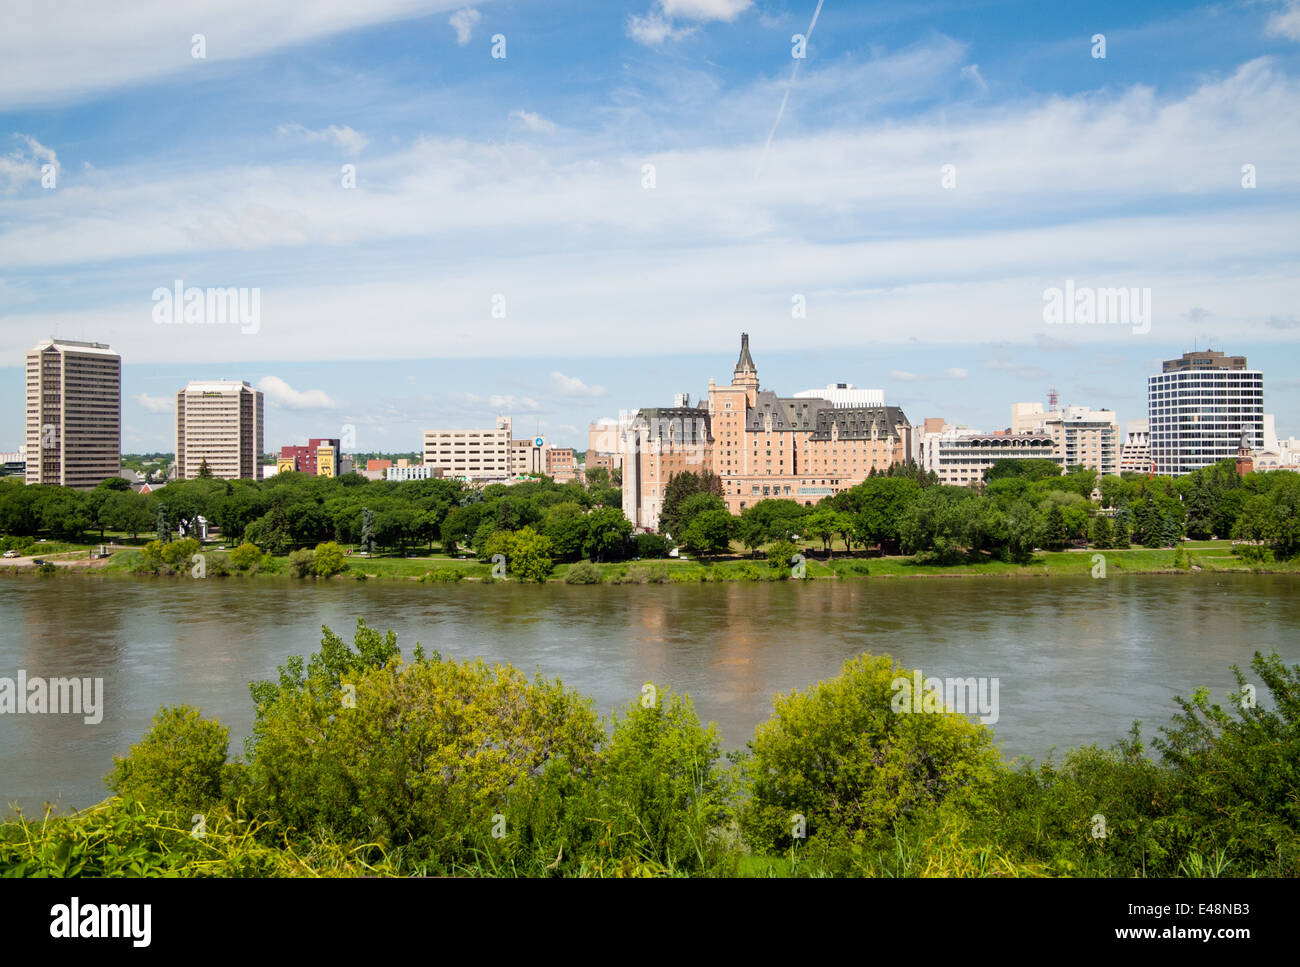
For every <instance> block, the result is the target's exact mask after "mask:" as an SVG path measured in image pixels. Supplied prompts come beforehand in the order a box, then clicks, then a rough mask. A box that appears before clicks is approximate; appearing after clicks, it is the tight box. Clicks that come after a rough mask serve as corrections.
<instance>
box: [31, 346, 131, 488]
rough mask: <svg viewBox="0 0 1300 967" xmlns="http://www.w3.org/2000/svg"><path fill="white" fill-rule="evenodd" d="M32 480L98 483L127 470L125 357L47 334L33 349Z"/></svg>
mask: <svg viewBox="0 0 1300 967" xmlns="http://www.w3.org/2000/svg"><path fill="white" fill-rule="evenodd" d="M25 435H26V440H27V449H26V459H27V468H26V480H27V483H29V484H61V485H62V486H64V487H80V488H86V489H88V488H92V487H96V486H98V485H99V483H100V482H101V481H103V480H105V479H107V478H109V477H116V476H117V475H118V474H119V473H120V472H121V469H122V357H121V356H119V355H118V354H117V353H115V352H112V351H110V350H109V348H108V346H106V345H104V344H103V343H97V342H72V341H70V340H66V339H53V338H50V339H47V340H45V341H44V342H42V343H40V344H39V345H38V346H36V347H35V348H33V349H31V350H29V351H28V353H27V410H26V434H25Z"/></svg>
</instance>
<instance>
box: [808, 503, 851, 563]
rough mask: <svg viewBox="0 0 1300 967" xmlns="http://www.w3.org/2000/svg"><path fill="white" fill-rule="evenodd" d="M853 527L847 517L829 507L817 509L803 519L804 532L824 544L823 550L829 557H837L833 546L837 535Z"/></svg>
mask: <svg viewBox="0 0 1300 967" xmlns="http://www.w3.org/2000/svg"><path fill="white" fill-rule="evenodd" d="M851 526H852V524H851V523H850V522H849V518H848V516H847V515H845V514H841V513H840V512H839V511H836V510H833V509H832V508H831V507H829V506H827V507H817V508H815V509H814V510H813V512H812V513H811V514H809V515H808V516H807V517H805V518H804V519H803V529H804V531H805V532H806V533H809V534H811V535H812V536H814V537H816V538H818V539H819V540H820V541H821V542H822V550H824V551H826V553H827V556H828V557H834V556H835V552H834V548H833V547H832V546H831V545H832V542H833V541H834V539H835V535H836V534H839V533H841V532H843V531H845V530H847V529H848V528H850V527H851Z"/></svg>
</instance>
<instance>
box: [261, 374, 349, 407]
mask: <svg viewBox="0 0 1300 967" xmlns="http://www.w3.org/2000/svg"><path fill="white" fill-rule="evenodd" d="M257 388H258V389H260V390H261V391H262V392H263V393H265V394H266V398H267V399H268V400H270V401H271V402H273V403H278V404H279V405H280V406H283V407H284V408H285V409H289V410H326V409H330V408H332V407H333V406H334V401H333V400H332V399H330V397H329V394H328V393H326V392H325V391H324V390H323V389H309V390H296V389H294V388H293V387H292V386H290V385H289V384H288V383H286V382H285V381H284V380H282V379H280V377H278V376H265V377H263V378H262V380H261V381H260V382H259V383H258V384H257Z"/></svg>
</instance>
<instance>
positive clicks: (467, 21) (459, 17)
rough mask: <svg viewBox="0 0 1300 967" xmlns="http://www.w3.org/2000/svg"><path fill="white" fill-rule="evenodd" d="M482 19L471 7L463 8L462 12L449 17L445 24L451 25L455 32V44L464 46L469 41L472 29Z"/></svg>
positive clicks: (459, 11)
mask: <svg viewBox="0 0 1300 967" xmlns="http://www.w3.org/2000/svg"><path fill="white" fill-rule="evenodd" d="M482 19H483V15H482V14H480V13H479V12H478V11H477V10H475V9H474V8H473V7H465V8H464V9H463V10H457V11H456V12H455V13H453V14H452V15H451V19H449V20H448V21H447V23H449V24H451V25H452V27H454V28H455V30H456V43H457V44H459V45H460V46H462V47H464V46H466V45H467V44H468V43H469V41H470V35H471V34H472V33H473V32H474V28H475V27H477V26H478V24H479V21H480V20H482Z"/></svg>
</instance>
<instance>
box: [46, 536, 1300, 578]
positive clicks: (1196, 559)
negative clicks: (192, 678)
mask: <svg viewBox="0 0 1300 967" xmlns="http://www.w3.org/2000/svg"><path fill="white" fill-rule="evenodd" d="M1193 544H1195V545H1197V546H1196V547H1192V546H1191V545H1193ZM43 546H44V545H43ZM56 546H57V545H56ZM1182 547H1183V550H1184V551H1185V552H1186V553H1187V556H1188V566H1189V567H1190V566H1191V565H1196V566H1199V567H1201V568H1202V569H1204V570H1205V571H1210V572H1221V571H1232V572H1241V573H1249V572H1252V571H1257V572H1266V573H1291V574H1295V573H1300V559H1296V560H1292V561H1277V562H1270V563H1267V564H1262V565H1252V564H1250V563H1249V562H1247V561H1244V560H1242V559H1241V558H1239V557H1236V556H1235V555H1233V554H1232V553H1231V547H1232V544H1231V542H1230V541H1196V542H1192V541H1186V542H1183V544H1182ZM211 548H212V545H208V546H207V548H205V551H204V553H206V554H209V555H211V556H212V557H215V558H217V559H219V560H223V561H225V560H226V559H227V558H228V554H227V552H224V551H214V550H212V549H211ZM88 549H89V546H87V547H83V548H80V549H79V550H78V551H77V552H73V553H72V554H71V556H76V553H80V554H84V553H85V552H86V550H88ZM1206 552H1211V553H1206ZM42 553H47V555H48V556H50V557H52V558H54V559H59V553H60V552H53V553H48V552H42ZM1096 555H1102V556H1103V557H1104V558H1105V563H1106V571H1107V574H1108V576H1111V575H1114V574H1116V573H1121V574H1122V573H1128V574H1151V573H1175V572H1183V571H1184V570H1185V569H1184V568H1179V567H1176V566H1175V565H1174V548H1145V547H1133V548H1128V549H1126V550H1092V549H1088V550H1077V551H1044V552H1039V553H1038V554H1035V555H1034V557H1033V560H1032V561H1030V562H1029V563H1027V564H1014V563H1011V562H1008V561H999V560H994V559H989V560H983V561H978V562H963V563H960V564H951V565H940V564H914V563H913V562H912V559H911V558H910V557H903V556H895V557H847V556H845V555H844V554H843V553H841V554H839V555H838V556H836V557H835V558H833V559H832V560H830V561H825V560H821V559H816V558H808V559H807V560H806V561H805V569H806V575H807V577H808V578H809V579H811V580H825V579H832V580H833V579H853V578H863V577H894V578H899V577H902V578H905V577H976V576H983V577H1037V576H1060V577H1090V576H1092V573H1093V569H1094V567H1095V566H1096V564H1097V563H1098V562H1096V561H1094V557H1095V556H1096ZM278 560H279V561H280V562H281V566H280V567H279V569H278V575H279V576H283V575H284V574H285V573H286V572H287V559H286V558H279V559H278ZM347 561H348V570H347V571H346V572H345V573H344V574H343V575H342V577H343V578H345V579H346V578H348V577H351V576H355V575H357V574H364V575H366V577H368V578H376V579H379V580H408V581H410V580H419V579H420V578H422V577H424V576H425V575H426V574H432V573H436V572H439V571H441V572H447V571H449V570H454V571H460V572H461V573H462V574H463V575H464V578H465V579H466V580H471V581H474V580H477V581H483V580H488V579H489V578H490V574H491V565H490V564H487V563H485V562H482V561H479V560H477V559H475V558H472V557H471V558H468V559H466V560H461V559H460V558H459V557H448V556H447V555H445V554H430V555H426V556H422V557H413V558H399V557H372V558H367V557H357V556H356V555H355V554H353V555H352V556H350V557H349V558H348V559H347ZM139 562H140V552H139V551H136V550H123V551H118V552H116V553H115V554H114V555H113V557H112V559H111V560H110V561H109V562H108V564H107V565H106V566H105V567H104V568H103V569H102V570H104V571H107V572H110V573H112V572H123V573H129V572H131V571H132V570H133V569H134V568H135V567H136V566H137V565H138V564H139ZM572 566H573V565H571V564H557V565H556V567H555V570H554V572H553V573H552V574H551V577H550V580H551V581H552V582H562V581H564V578H565V575H566V574H567V573H568V571H569V568H571V567H572ZM596 567H597V568H599V570H600V572H601V577H602V581H603V582H604V583H610V584H617V583H622V582H621V580H620V579H623V580H626V578H627V575H628V573H629V571H631V572H633V573H632V577H633V580H632V581H628V582H627V583H641V582H638V581H636V580H635V578H636V576H637V574H645V573H649V574H651V575H657V576H659V577H658V578H657V579H655V578H652V579H651V582H650V583H661V582H663V580H664V578H666V582H667V583H695V582H711V581H747V580H754V579H755V578H757V579H759V580H764V581H767V580H778V579H781V577H782V575H781V574H780V572H778V571H776V570H774V569H772V568H771V567H770V566H769V565H768V563H767V558H766V557H761V556H760V557H757V558H751V557H749V556H747V555H746V556H743V557H738V558H727V559H724V560H713V561H708V562H703V563H702V562H700V561H697V560H692V559H686V560H683V559H680V558H663V559H658V560H644V561H619V562H613V563H602V564H597V565H596ZM638 569H639V570H638ZM864 569H865V573H864ZM232 571H233V569H232ZM257 576H259V577H260V576H265V575H264V574H258V575H257ZM270 576H277V575H270Z"/></svg>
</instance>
